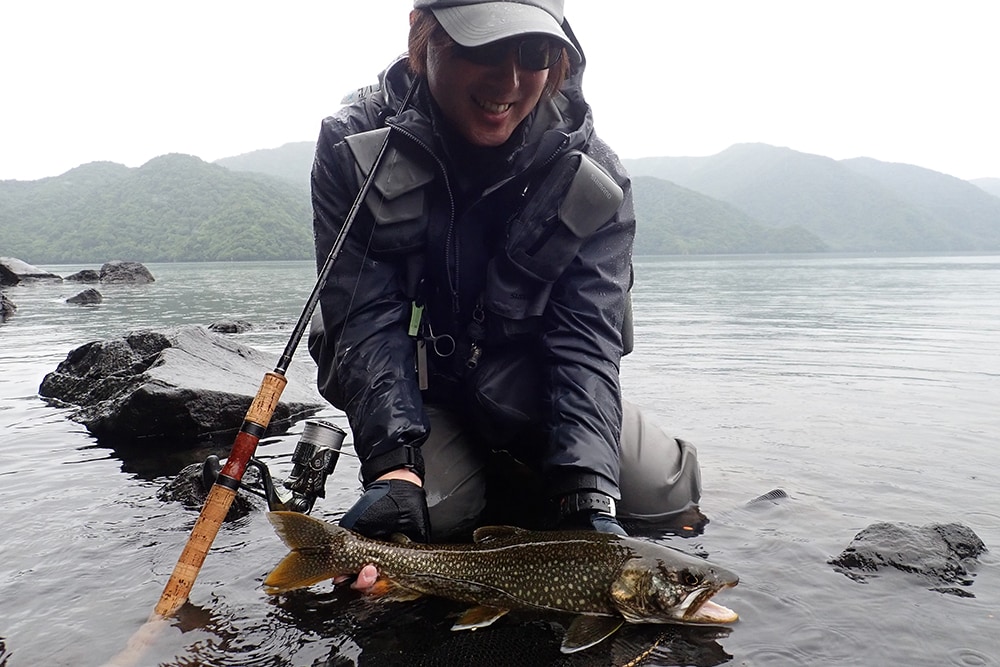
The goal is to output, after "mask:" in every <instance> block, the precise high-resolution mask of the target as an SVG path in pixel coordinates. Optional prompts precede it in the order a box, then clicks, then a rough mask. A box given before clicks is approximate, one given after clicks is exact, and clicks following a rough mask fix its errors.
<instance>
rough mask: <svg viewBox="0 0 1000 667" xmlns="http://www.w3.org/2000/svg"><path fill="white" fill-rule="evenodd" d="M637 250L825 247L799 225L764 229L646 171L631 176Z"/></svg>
mask: <svg viewBox="0 0 1000 667" xmlns="http://www.w3.org/2000/svg"><path fill="white" fill-rule="evenodd" d="M632 184H633V193H632V198H633V200H634V202H635V215H636V239H635V253H636V254H637V255H698V254H730V253H768V252H820V251H823V250H826V244H825V243H823V241H821V240H820V239H819V238H818V237H817V236H816V235H815V234H812V233H810V232H807V231H806V230H804V229H802V228H801V227H791V228H782V229H778V228H768V227H764V226H763V225H761V224H759V223H757V222H756V221H754V220H753V219H751V218H750V216H748V215H747V214H746V213H743V212H742V211H740V210H739V209H737V208H736V207H734V206H732V205H730V204H726V203H725V202H721V201H719V200H717V199H712V198H711V197H708V196H706V195H703V194H700V193H697V192H694V191H692V190H687V189H685V188H682V187H680V186H679V185H675V184H673V183H671V182H669V181H664V180H661V179H658V178H653V177H651V176H637V177H635V178H633V180H632Z"/></svg>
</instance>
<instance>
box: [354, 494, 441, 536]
mask: <svg viewBox="0 0 1000 667" xmlns="http://www.w3.org/2000/svg"><path fill="white" fill-rule="evenodd" d="M340 525H341V526H342V527H344V528H349V529H351V530H354V531H357V532H359V533H361V534H362V535H366V536H368V537H373V538H375V539H379V540H385V539H389V538H390V537H392V536H393V535H395V534H397V533H401V534H403V535H406V536H407V537H408V538H410V539H411V540H414V541H415V542H426V541H427V540H428V538H429V536H430V532H431V520H430V517H429V516H428V514H427V494H426V493H424V490H423V488H421V487H419V486H417V485H416V484H414V483H413V482H408V481H406V480H403V479H385V480H381V481H378V482H372V483H371V484H370V485H368V488H366V489H365V492H364V494H362V496H361V497H360V498H358V501H357V502H356V503H354V507H352V508H351V509H350V510H348V511H347V514H345V515H344V516H343V517H342V518H341V519H340Z"/></svg>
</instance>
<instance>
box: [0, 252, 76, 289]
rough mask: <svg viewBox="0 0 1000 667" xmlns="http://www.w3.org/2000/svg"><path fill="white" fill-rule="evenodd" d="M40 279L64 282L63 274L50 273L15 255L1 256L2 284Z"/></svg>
mask: <svg viewBox="0 0 1000 667" xmlns="http://www.w3.org/2000/svg"><path fill="white" fill-rule="evenodd" d="M40 280H45V281H52V282H62V276H57V275H56V274H54V273H49V272H48V271H44V270H42V269H40V268H38V267H37V266H32V265H31V264H28V263H27V262H22V261H21V260H19V259H16V258H14V257H0V285H17V284H18V283H24V282H32V281H40Z"/></svg>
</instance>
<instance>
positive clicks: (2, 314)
mask: <svg viewBox="0 0 1000 667" xmlns="http://www.w3.org/2000/svg"><path fill="white" fill-rule="evenodd" d="M16 312H17V306H16V305H15V304H14V302H13V301H11V300H10V299H8V298H7V295H6V294H4V293H3V292H0V322H6V321H7V318H8V317H10V316H11V315H13V314H14V313H16Z"/></svg>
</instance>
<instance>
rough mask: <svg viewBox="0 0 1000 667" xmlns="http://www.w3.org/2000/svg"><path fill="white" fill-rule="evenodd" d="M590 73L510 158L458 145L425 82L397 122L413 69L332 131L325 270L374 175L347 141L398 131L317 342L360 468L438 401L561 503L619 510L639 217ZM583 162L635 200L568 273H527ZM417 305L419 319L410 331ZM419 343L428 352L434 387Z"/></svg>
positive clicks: (321, 146)
mask: <svg viewBox="0 0 1000 667" xmlns="http://www.w3.org/2000/svg"><path fill="white" fill-rule="evenodd" d="M582 73H583V65H579V66H577V67H576V68H575V71H574V72H573V73H572V75H571V76H570V77H569V79H568V80H567V81H566V84H565V85H564V87H563V90H562V92H561V93H560V94H558V95H556V96H554V97H553V98H552V99H548V98H546V97H544V96H543V99H542V101H541V102H540V103H539V106H538V107H537V108H536V110H535V111H534V112H533V113H532V115H530V116H529V117H528V118H527V119H526V120H525V121H524V123H522V125H521V126H520V127H519V128H518V130H517V131H515V133H514V135H513V136H512V137H511V139H510V140H509V141H508V142H507V144H506V145H505V146H503V147H500V148H498V149H476V148H473V147H469V146H468V145H467V144H465V143H464V142H462V141H461V140H459V139H457V138H456V137H454V136H453V134H452V131H451V130H450V129H449V127H448V125H447V123H445V122H444V121H443V120H442V118H441V117H440V114H439V112H438V111H437V110H436V106H435V104H434V103H433V101H432V100H431V99H430V95H429V93H428V91H427V86H426V81H425V80H422V79H421V80H418V81H417V84H416V87H415V89H414V91H415V92H414V94H413V96H412V98H411V101H410V103H409V106H408V107H407V108H406V109H404V110H403V111H402V112H399V107H400V103H401V100H402V99H403V98H404V97H405V94H406V92H407V90H408V89H409V87H410V85H411V84H412V83H413V77H412V75H411V74H410V73H409V72H408V70H407V67H406V59H405V58H402V59H400V60H397V61H396V62H394V63H393V64H392V65H391V66H390V67H389V68H388V69H387V70H386V71H385V72H383V74H382V75H381V77H380V85H379V87H377V88H376V89H374V90H371V91H366V92H367V94H365V95H360V96H359V99H357V101H355V102H354V103H351V104H349V105H348V106H346V107H344V108H343V109H341V110H340V111H339V112H338V113H337V114H336V115H335V116H333V117H330V118H327V119H326V120H324V121H323V124H322V128H321V132H320V136H319V140H318V143H317V147H316V157H315V162H314V165H313V173H312V197H313V208H314V232H315V241H316V252H317V258H318V262H319V263H320V265H322V263H323V262H324V261H325V259H326V257H327V255H328V254H329V252H330V249H331V247H332V246H333V244H334V240H335V238H336V236H337V234H338V232H339V230H340V228H341V226H342V223H343V221H344V220H345V218H346V216H347V214H348V212H349V210H350V209H351V207H352V204H353V202H354V199H355V197H356V195H357V192H358V189H359V186H360V184H361V182H362V177H363V175H364V174H365V173H367V168H366V166H365V164H364V163H365V159H364V158H363V157H360V154H362V153H364V150H361V149H359V148H358V147H357V146H354V147H353V148H352V146H351V142H352V141H354V139H351V140H348V138H349V137H353V136H354V135H359V134H361V133H365V132H369V131H372V130H376V129H378V128H383V127H386V126H388V127H390V128H394V129H393V130H392V131H391V139H390V145H391V146H392V147H393V148H394V149H396V150H397V151H398V154H397V155H395V156H393V159H392V160H389V161H388V162H391V164H385V165H383V167H382V169H384V170H385V171H386V173H387V174H388V175H387V176H386V177H384V178H382V185H381V186H379V185H378V180H376V183H377V185H376V187H375V188H373V190H375V192H374V193H373V194H371V195H370V196H369V197H368V199H367V200H366V205H364V206H362V207H360V209H359V213H358V216H357V220H356V222H355V223H354V225H353V226H352V228H351V230H350V233H349V234H348V235H347V238H346V240H345V243H344V246H343V249H342V251H341V254H340V256H339V257H338V259H337V261H336V263H335V264H334V267H333V270H332V273H331V275H330V278H329V280H328V281H327V283H326V285H325V286H324V288H323V290H322V292H321V296H320V308H319V311H318V312H319V317H318V318H317V320H316V321H314V323H313V329H312V331H311V333H310V342H309V348H310V352H311V353H312V356H313V358H314V359H315V360H316V362H317V364H318V368H319V371H318V384H319V389H320V391H321V393H322V394H323V395H324V396H325V397H326V399H327V400H329V401H330V402H331V403H332V404H333V405H334V406H336V407H338V408H340V409H342V410H344V411H345V413H346V414H347V417H348V420H349V422H350V425H351V428H352V431H353V433H354V444H355V448H356V450H357V453H358V455H359V456H360V457H361V460H362V462H366V461H367V462H374V461H376V460H379V458H380V457H381V458H382V459H383V460H384V459H385V458H394V456H393V455H392V453H393V452H394V451H395V450H400V448H401V447H402V446H403V445H413V446H419V445H420V444H422V443H423V442H424V441H425V440H426V438H427V437H428V434H429V428H430V427H429V422H428V419H427V417H426V415H425V413H424V411H423V405H424V403H425V402H426V403H428V404H436V405H441V406H444V407H448V408H451V409H453V410H455V411H456V412H457V413H458V414H461V415H463V416H464V417H465V418H466V419H467V421H468V426H469V427H470V428H471V429H473V431H474V433H475V434H476V436H477V437H478V438H480V439H481V441H482V442H483V445H484V447H489V448H492V449H496V450H500V449H506V450H508V451H512V452H514V453H515V454H516V455H518V456H519V457H520V458H522V459H523V460H525V461H528V462H531V463H533V464H535V465H537V467H538V469H539V470H540V471H541V472H542V473H543V474H544V475H545V476H546V477H547V478H548V480H549V485H550V486H549V491H550V492H551V494H552V495H558V494H560V493H565V492H568V491H573V490H578V489H594V490H598V491H602V492H604V493H607V494H609V495H611V496H612V497H615V498H618V497H619V493H618V473H619V451H620V447H619V435H620V429H621V419H622V413H621V397H620V387H619V377H618V372H619V363H620V359H621V356H622V353H623V342H622V328H623V318H624V317H625V313H626V296H627V291H628V289H629V287H630V281H631V254H632V242H633V236H634V231H635V216H634V213H633V209H632V197H631V187H630V182H629V179H628V176H627V174H626V173H625V171H624V169H623V168H622V166H621V164H620V161H619V160H618V158H617V156H616V155H615V154H614V153H613V152H612V151H611V149H610V148H609V147H608V146H607V145H606V144H604V143H603V142H602V141H601V140H600V139H598V138H597V136H596V135H595V134H594V130H593V121H592V117H591V112H590V107H589V106H588V105H587V103H586V102H585V100H584V98H583V95H582V92H581V89H580V79H581V77H582ZM369 143H370V142H369ZM571 150H579V151H583V152H585V153H586V154H587V155H588V156H590V157H591V158H592V159H593V160H594V161H595V162H596V163H598V164H599V165H600V166H601V167H603V169H604V170H605V171H606V172H607V173H608V174H609V175H610V176H611V177H612V178H613V179H614V181H615V182H616V183H617V184H618V185H619V186H620V187H621V188H622V189H623V190H624V199H623V201H622V203H621V205H620V206H619V207H618V210H617V212H616V213H615V214H613V215H612V216H609V219H607V220H606V221H603V222H602V223H601V224H600V225H599V227H598V228H597V229H596V231H593V232H592V233H590V234H589V235H587V236H586V238H584V239H583V240H582V244H580V243H578V245H579V248H575V247H574V246H572V245H571V246H570V250H569V253H568V255H567V256H566V257H565V258H564V259H563V260H562V261H561V263H562V264H565V266H557V265H553V266H552V267H549V268H550V269H552V272H553V273H556V274H557V275H542V276H539V275H536V274H532V275H525V273H524V272H523V271H522V270H520V269H518V268H517V266H515V265H514V264H512V263H511V262H510V261H509V256H510V255H511V253H514V252H518V251H519V250H520V251H523V250H524V248H523V246H524V244H525V241H524V238H523V237H524V236H525V234H524V232H525V230H526V229H527V230H528V232H529V234H528V236H530V235H531V234H530V232H531V230H532V228H533V225H535V220H533V219H532V216H535V217H542V216H546V215H548V214H550V213H551V209H552V207H553V206H557V205H558V204H559V203H560V201H559V199H560V197H561V196H562V192H561V190H560V189H561V188H562V184H556V185H555V186H553V184H551V183H543V180H544V178H545V176H546V175H548V174H549V173H550V171H552V168H553V165H556V164H558V163H559V160H560V158H562V157H563V156H565V155H567V154H568V152H569V151H571ZM369 152H370V149H369ZM369 159H370V156H369ZM394 168H395V169H398V171H396V172H393V171H392V169H394ZM404 174H405V175H406V178H403V175H404ZM397 176H398V178H397ZM394 186H395V187H396V188H397V189H401V190H404V191H408V193H409V196H410V197H411V200H410V203H409V204H408V205H407V206H405V207H404V208H406V209H409V210H410V213H405V214H404V215H403V217H404V218H405V217H407V216H410V217H412V216H413V211H414V210H417V211H419V215H417V216H416V218H415V219H413V220H403V221H400V220H398V219H393V218H392V215H391V211H390V209H391V208H392V207H391V204H393V202H395V201H402V200H397V199H394V198H396V197H397V195H399V194H400V193H399V192H395V191H393V188H394ZM413 193H416V194H413ZM403 194H407V192H404V193H403ZM413 197H415V198H416V200H417V201H416V204H414V201H413ZM376 218H379V219H384V220H388V221H389V224H377V223H376V222H375V220H376ZM397 218H398V216H397ZM384 220H383V221H384ZM514 237H517V238H514ZM518 238H521V240H520V241H518ZM530 240H531V239H529V241H530ZM549 241H550V242H551V239H549ZM532 242H533V243H535V244H544V243H545V242H546V239H545V238H535V239H534V240H533V241H532ZM519 243H520V245H521V246H522V247H521V248H520V249H519V248H518V247H517V246H518V244H519ZM550 249H551V248H550ZM574 249H575V252H573V250H574ZM528 250H529V251H530V250H531V249H530V248H529V249H528ZM556 254H557V255H558V253H556ZM564 254H565V253H564ZM557 264H558V263H557ZM541 273H545V271H541ZM414 304H416V305H418V306H422V307H423V311H422V319H421V320H420V324H419V325H414V326H411V323H412V322H414V319H413V311H414ZM414 334H416V335H414ZM445 334H447V335H448V336H450V337H452V338H453V339H454V341H455V351H454V353H453V354H451V355H448V356H444V353H447V352H448V349H447V348H448V347H449V344H450V341H449V340H448V339H445V338H439V339H437V340H436V341H434V340H430V339H429V337H430V336H431V335H433V336H444V335H445ZM419 338H423V339H424V340H425V342H426V343H427V348H426V349H427V350H428V353H427V368H428V382H427V385H428V386H427V388H426V389H425V390H423V391H422V390H421V389H420V387H419V384H418V375H417V370H416V366H417V359H416V357H417V352H416V350H417V342H416V341H417V340H418V339H419ZM434 342H437V343H438V347H439V350H438V351H439V352H441V353H442V354H437V353H435V351H434V344H433V343H434ZM396 453H397V454H398V451H397V452H396ZM373 465H374V464H373ZM373 470H374V468H372V467H369V468H368V469H367V475H366V468H365V465H364V463H363V465H362V477H363V478H364V477H366V476H367V477H369V478H368V479H365V480H364V481H365V482H366V483H367V482H370V481H372V480H371V478H370V476H371V475H372V474H373Z"/></svg>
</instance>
